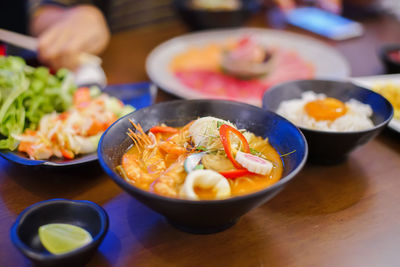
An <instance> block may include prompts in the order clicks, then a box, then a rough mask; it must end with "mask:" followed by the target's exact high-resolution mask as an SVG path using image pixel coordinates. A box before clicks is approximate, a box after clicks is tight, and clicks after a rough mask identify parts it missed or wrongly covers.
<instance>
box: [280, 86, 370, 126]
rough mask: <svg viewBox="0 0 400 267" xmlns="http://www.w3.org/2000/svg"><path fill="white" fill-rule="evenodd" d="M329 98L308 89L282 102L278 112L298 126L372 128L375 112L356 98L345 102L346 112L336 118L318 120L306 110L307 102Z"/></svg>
mask: <svg viewBox="0 0 400 267" xmlns="http://www.w3.org/2000/svg"><path fill="white" fill-rule="evenodd" d="M324 99H327V96H326V95H325V94H322V93H321V94H317V93H314V92H313V91H306V92H303V93H302V94H301V98H300V99H299V98H297V99H291V100H286V101H283V102H281V104H280V105H279V107H278V109H277V113H278V114H279V115H281V116H283V117H285V118H287V119H288V120H290V121H291V122H292V123H294V124H296V125H297V126H300V127H303V128H308V129H313V130H321V131H333V132H350V131H360V130H365V129H368V128H372V127H373V126H374V123H373V122H372V120H371V119H370V117H371V116H372V114H373V111H372V108H371V106H369V105H368V104H363V103H361V102H360V101H358V100H356V99H350V100H349V101H347V102H345V103H344V104H345V106H346V109H347V110H346V112H345V114H343V115H341V116H339V117H338V118H336V119H334V120H318V119H316V118H314V117H313V116H310V114H309V113H308V112H307V111H306V108H305V107H306V105H307V103H310V102H312V101H315V100H324Z"/></svg>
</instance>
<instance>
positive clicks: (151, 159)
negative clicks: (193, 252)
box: [121, 127, 283, 200]
mask: <svg viewBox="0 0 400 267" xmlns="http://www.w3.org/2000/svg"><path fill="white" fill-rule="evenodd" d="M187 128H188V127H186V130H183V131H182V129H183V128H177V129H179V131H180V132H179V133H178V134H175V135H171V134H163V133H157V134H155V136H156V139H157V140H158V141H163V140H164V141H165V140H170V141H174V142H176V144H177V145H178V146H181V147H183V145H184V143H185V142H186V141H187V140H188V139H187V138H188V135H187ZM249 145H250V147H251V148H253V149H255V150H256V151H258V152H259V153H260V154H261V155H262V156H263V157H264V158H266V159H268V160H269V161H270V162H271V163H272V164H273V166H274V167H273V169H272V171H271V173H270V174H269V175H258V174H254V175H246V176H242V177H239V178H235V179H227V180H228V181H229V184H230V186H231V197H235V196H240V195H245V194H249V193H252V192H255V191H259V190H262V189H264V188H266V187H269V186H271V185H273V184H274V183H276V182H277V181H279V179H280V178H281V176H282V172H283V163H282V160H281V157H280V156H279V154H278V152H277V151H276V150H275V149H274V148H273V147H272V146H271V145H270V144H269V142H268V140H265V139H263V138H261V137H256V138H253V139H252V140H251V142H249ZM191 153H197V151H193V152H187V153H184V154H183V155H173V154H168V153H165V151H162V149H160V148H158V147H156V148H154V149H148V148H145V147H142V148H140V149H138V146H136V145H134V146H132V147H131V148H130V149H129V150H128V151H127V152H126V153H125V154H124V155H123V157H122V162H121V166H122V168H123V170H124V173H123V176H125V179H126V180H127V181H128V182H129V183H131V184H132V185H134V186H136V187H138V188H141V189H143V190H146V191H150V192H153V193H157V194H160V195H165V196H169V197H176V198H179V189H180V187H181V186H182V184H183V183H184V181H185V178H186V176H187V173H186V172H185V170H184V168H183V161H184V158H186V157H187V156H188V155H190V154H191ZM180 157H181V158H180ZM179 160H180V162H179V163H178V161H179ZM170 169H172V171H171V175H170V178H171V179H172V180H173V182H171V183H170V181H168V183H167V184H168V185H169V186H170V188H171V189H172V191H171V192H170V193H165V194H164V193H162V192H157V187H156V186H155V184H157V183H158V182H159V180H160V177H161V175H162V174H163V173H164V172H166V170H170ZM167 172H168V171H167ZM194 191H195V192H196V194H197V195H198V196H199V198H200V199H202V200H206V199H207V200H212V199H215V192H214V191H213V190H212V189H204V188H200V187H195V188H194Z"/></svg>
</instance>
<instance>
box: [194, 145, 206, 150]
mask: <svg viewBox="0 0 400 267" xmlns="http://www.w3.org/2000/svg"><path fill="white" fill-rule="evenodd" d="M196 150H198V151H207V148H206V147H204V146H198V147H196Z"/></svg>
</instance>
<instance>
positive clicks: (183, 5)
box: [173, 0, 260, 30]
mask: <svg viewBox="0 0 400 267" xmlns="http://www.w3.org/2000/svg"><path fill="white" fill-rule="evenodd" d="M189 2H190V0H175V1H174V2H173V6H174V7H175V9H176V11H177V13H178V15H179V16H180V17H181V18H182V20H183V21H184V22H185V23H186V24H187V25H189V27H190V28H191V29H193V30H203V29H212V28H228V27H239V26H241V25H243V23H244V22H245V21H246V20H247V19H248V18H249V17H250V16H251V15H252V14H254V13H255V12H256V11H257V10H258V9H259V8H260V4H259V1H258V0H241V8H239V9H236V10H226V11H223V10H220V11H209V10H201V9H194V8H191V7H190V5H189Z"/></svg>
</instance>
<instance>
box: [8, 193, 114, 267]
mask: <svg viewBox="0 0 400 267" xmlns="http://www.w3.org/2000/svg"><path fill="white" fill-rule="evenodd" d="M48 223H68V224H73V225H76V226H79V227H82V228H84V229H85V230H87V231H88V232H89V233H90V234H91V235H92V238H93V240H92V242H90V243H89V244H87V245H85V246H83V247H81V248H78V249H76V250H74V251H71V252H68V253H65V254H60V255H54V254H51V253H50V252H48V251H47V250H46V249H45V248H44V247H43V245H42V244H41V242H40V239H39V234H38V229H39V227H40V226H42V225H45V224H48ZM107 230H108V216H107V214H106V212H105V211H104V209H103V208H102V207H100V206H99V205H97V204H95V203H93V202H90V201H84V200H67V199H51V200H46V201H42V202H39V203H36V204H34V205H32V206H30V207H28V208H26V209H25V210H24V211H23V212H22V213H21V214H20V215H19V216H18V218H17V220H16V222H15V223H14V224H13V226H12V227H11V240H12V242H13V243H14V245H15V246H16V247H17V248H18V249H19V250H20V251H21V252H22V253H23V254H24V255H25V256H26V257H27V258H29V259H31V260H32V261H33V262H34V263H35V264H37V265H40V266H82V265H84V264H85V263H87V262H88V261H89V260H90V258H91V257H92V256H93V254H94V253H95V252H96V250H97V248H98V246H99V245H100V243H101V241H102V240H103V238H104V236H105V234H106V232H107Z"/></svg>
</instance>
